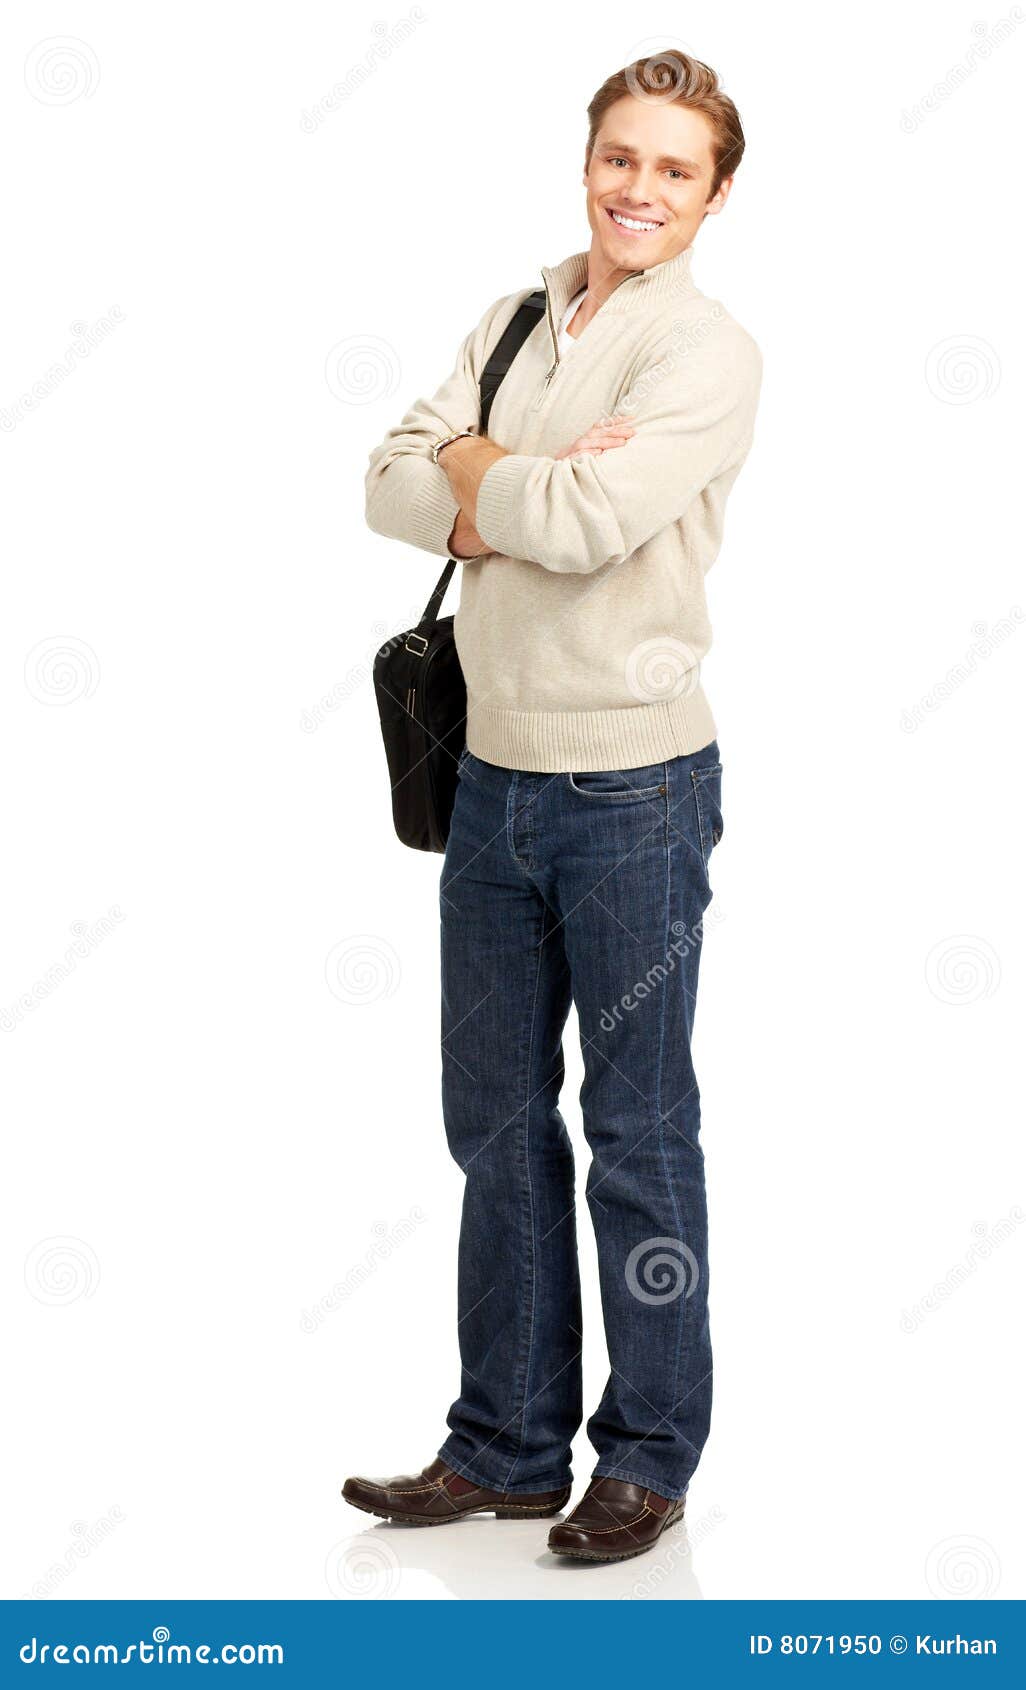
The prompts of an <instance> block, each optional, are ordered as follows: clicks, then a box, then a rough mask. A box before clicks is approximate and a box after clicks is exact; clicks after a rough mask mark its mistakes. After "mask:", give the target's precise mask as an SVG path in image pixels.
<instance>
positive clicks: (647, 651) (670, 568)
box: [367, 247, 762, 773]
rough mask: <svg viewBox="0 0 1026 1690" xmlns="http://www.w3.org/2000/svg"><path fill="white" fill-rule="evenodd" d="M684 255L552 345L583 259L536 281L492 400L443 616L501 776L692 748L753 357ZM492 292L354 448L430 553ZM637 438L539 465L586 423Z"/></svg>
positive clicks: (648, 273) (480, 361) (510, 303)
mask: <svg viewBox="0 0 1026 1690" xmlns="http://www.w3.org/2000/svg"><path fill="white" fill-rule="evenodd" d="M692 251H693V248H690V247H689V248H688V249H687V250H686V251H685V252H681V253H678V254H677V255H676V257H674V258H670V259H666V260H665V261H664V262H663V263H661V264H656V265H654V266H653V267H652V268H651V269H649V270H644V271H638V272H636V273H634V274H632V275H630V276H628V277H626V278H625V280H624V281H622V282H621V283H620V284H619V286H618V287H617V288H616V290H615V291H614V292H613V294H612V295H611V296H610V298H609V299H607V300H606V301H605V303H604V304H603V305H602V307H601V309H600V310H599V312H598V313H597V315H596V316H595V317H594V318H593V319H592V321H591V322H590V323H589V324H588V326H587V328H586V329H584V331H583V333H582V334H581V335H580V336H579V337H578V338H577V339H576V340H575V341H574V342H573V345H572V347H571V348H570V350H569V351H564V352H562V353H560V352H559V350H558V348H557V344H556V332H555V331H556V327H557V325H558V324H559V321H560V318H561V316H562V313H563V310H564V308H565V306H566V304H567V301H568V300H569V299H570V298H571V297H572V296H573V294H575V293H576V292H577V291H578V289H580V288H581V287H583V286H584V285H585V284H586V282H587V268H588V266H587V254H586V253H583V252H582V253H577V254H575V255H574V256H572V257H570V258H567V259H565V260H564V261H563V263H562V264H559V265H557V266H556V267H555V269H551V270H550V269H545V270H543V271H542V276H543V278H544V282H545V289H546V294H547V298H548V308H547V312H546V315H545V317H544V318H543V319H542V320H541V321H539V323H538V324H537V326H536V327H535V328H534V330H533V331H532V333H531V335H530V336H529V338H528V340H527V341H526V342H525V344H524V346H523V348H522V349H521V351H520V353H519V355H518V357H517V359H516V361H515V362H514V364H513V366H512V368H511V369H510V372H509V374H508V375H507V377H506V379H505V381H504V382H503V384H502V386H501V387H500V389H499V391H498V394H497V396H496V399H495V403H494V405H493V407H492V413H491V419H490V423H489V429H488V434H489V437H490V438H491V439H492V440H494V441H496V443H497V444H498V445H500V446H503V447H505V448H506V450H507V451H508V452H509V453H510V454H511V455H510V456H509V457H505V458H501V459H499V460H498V462H496V463H494V464H492V465H491V467H490V468H489V469H488V471H487V473H486V474H485V476H484V479H483V481H482V483H481V488H480V491H479V494H478V501H477V529H478V532H479V534H480V535H481V538H482V539H483V540H484V541H485V543H486V544H487V545H488V546H489V547H490V548H491V550H490V551H489V552H488V553H487V554H486V555H484V556H483V557H480V558H475V559H472V560H468V561H467V562H465V563H464V565H463V571H462V590H461V595H460V604H459V609H458V611H457V613H456V619H455V633H456V645H457V650H458V652H459V656H460V662H461V663H462V666H463V671H464V674H465V676H466V681H467V701H468V710H467V744H468V746H469V748H470V750H471V751H472V752H473V753H474V754H475V756H478V757H482V758H484V760H485V761H486V762H489V763H497V764H499V765H500V766H502V767H504V768H518V769H532V770H541V771H547V772H552V773H555V772H557V771H560V770H565V771H569V770H575V769H581V770H584V769H629V768H637V767H640V766H641V765H643V764H646V763H656V762H662V761H664V760H665V759H666V758H669V757H677V756H681V755H682V754H684V753H687V752H693V751H700V750H701V749H702V747H703V746H705V745H708V744H709V742H710V741H711V740H712V739H713V738H714V737H715V734H716V727H715V723H714V721H713V717H712V713H711V711H710V709H709V705H708V703H707V701H706V697H705V693H704V691H703V688H702V684H701V679H700V665H701V660H702V658H703V657H704V655H705V653H706V651H707V650H708V649H709V645H710V641H711V630H710V627H709V618H708V614H707V611H706V601H705V574H706V571H707V570H708V568H709V567H710V565H711V564H712V562H713V560H714V559H715V557H716V554H717V552H718V551H719V547H720V541H721V538H722V533H723V518H724V507H725V505H726V501H727V494H728V493H729V492H730V489H731V487H732V485H733V483H734V480H735V477H736V476H737V473H738V471H739V470H740V468H741V465H742V463H743V462H744V459H745V457H746V455H747V453H748V449H749V446H750V445H751V441H752V431H753V426H754V420H755V413H756V408H757V405H758V398H759V387H760V381H761V375H762V359H761V356H760V353H759V349H758V347H757V346H756V344H755V342H754V341H753V340H752V338H751V336H750V335H749V334H747V333H746V332H745V330H744V329H743V328H741V327H740V325H739V324H738V323H736V322H734V320H733V319H732V318H731V317H729V316H728V315H727V313H726V311H725V310H724V308H723V307H722V305H720V304H718V303H717V302H716V301H714V300H710V299H707V298H706V297H705V296H704V295H703V294H701V293H700V292H699V291H698V289H697V288H696V287H695V285H694V283H693V281H692V279H691V269H690V257H691V253H692ZM531 291H532V290H531V289H530V288H522V289H520V290H519V291H518V292H517V293H513V294H509V295H507V296H506V297H504V298H502V299H500V300H497V301H496V303H495V304H494V305H492V306H491V307H490V308H489V309H488V310H487V311H486V312H485V314H484V316H483V317H482V319H481V321H480V322H479V323H478V325H477V327H476V329H474V330H473V332H472V333H471V334H470V335H468V336H467V339H466V340H465V341H464V343H463V345H462V347H461V348H460V353H459V357H458V359H457V362H456V368H455V369H454V371H453V373H452V375H451V376H450V377H449V379H448V381H446V382H445V383H444V384H443V385H442V387H440V388H439V390H438V392H437V393H436V394H435V395H434V397H433V398H432V399H419V400H418V401H417V402H416V404H415V405H414V406H413V407H412V409H411V410H409V411H408V412H407V414H406V416H405V417H404V418H403V420H402V422H401V423H400V424H399V426H398V428H394V429H392V430H391V431H390V432H389V434H388V435H386V437H385V439H384V441H383V442H382V443H381V445H380V446H378V447H377V448H376V450H375V451H374V452H373V453H372V454H371V459H370V468H369V470H368V474H367V521H368V522H369V524H370V526H371V528H373V529H375V530H376V531H377V532H378V533H379V534H387V535H389V536H391V537H392V538H394V539H398V540H405V541H408V542H409V543H410V544H411V545H415V546H421V547H423V548H424V549H425V550H427V551H429V552H436V553H437V554H438V555H439V556H446V555H447V554H448V539H449V534H450V532H451V531H452V526H453V523H454V522H455V520H456V513H457V504H456V501H455V499H454V498H453V496H452V493H451V491H450V488H449V482H448V479H447V477H446V475H445V472H444V470H442V468H441V467H440V466H439V465H437V464H433V463H432V461H431V457H430V448H431V445H432V443H433V442H434V441H435V440H437V439H438V438H439V437H440V436H442V435H444V434H448V433H450V432H451V431H452V430H454V429H459V428H478V427H479V426H480V405H479V397H478V385H477V384H478V380H479V377H480V375H481V371H482V369H483V368H484V364H485V361H486V359H487V357H488V354H489V352H490V351H491V350H492V348H493V346H494V345H495V343H496V341H497V340H498V338H499V336H500V335H501V333H502V331H503V329H504V328H505V327H506V325H507V323H508V322H509V321H510V318H511V317H512V316H513V313H514V311H515V310H516V308H517V306H518V305H519V304H520V302H521V301H522V300H523V299H524V298H525V297H526V296H527V294H528V293H530V292H531ZM614 412H618V413H620V414H622V415H625V416H628V417H629V418H630V420H631V422H632V423H633V424H634V426H635V428H636V430H637V432H636V434H635V435H634V437H633V438H632V439H631V440H630V441H629V443H628V444H627V445H626V446H622V447H617V448H615V449H613V450H610V451H607V452H605V453H603V454H602V455H601V456H600V457H589V456H585V455H583V454H582V455H580V456H577V457H574V458H564V459H560V460H559V461H558V462H557V461H556V460H555V458H554V456H553V454H554V453H556V452H558V451H560V450H561V449H562V448H563V447H565V446H568V445H570V444H571V443H572V442H573V441H574V440H576V439H577V438H578V437H579V436H580V435H582V434H583V433H585V432H586V430H587V429H588V428H590V427H591V426H592V424H594V423H595V422H597V421H598V420H599V419H600V418H602V417H605V416H609V415H611V414H613V413H614Z"/></svg>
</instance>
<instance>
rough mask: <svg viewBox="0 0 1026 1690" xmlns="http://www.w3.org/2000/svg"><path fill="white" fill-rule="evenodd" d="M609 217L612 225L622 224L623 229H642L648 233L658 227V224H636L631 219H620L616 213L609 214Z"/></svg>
mask: <svg viewBox="0 0 1026 1690" xmlns="http://www.w3.org/2000/svg"><path fill="white" fill-rule="evenodd" d="M610 215H611V216H612V219H613V222H614V223H620V224H622V225H623V227H624V228H625V229H643V230H644V231H645V232H646V233H648V232H649V231H651V230H652V229H658V228H659V227H660V225H659V224H658V223H638V222H636V221H635V219H634V218H633V217H621V216H620V213H619V212H618V211H614V212H611V213H610Z"/></svg>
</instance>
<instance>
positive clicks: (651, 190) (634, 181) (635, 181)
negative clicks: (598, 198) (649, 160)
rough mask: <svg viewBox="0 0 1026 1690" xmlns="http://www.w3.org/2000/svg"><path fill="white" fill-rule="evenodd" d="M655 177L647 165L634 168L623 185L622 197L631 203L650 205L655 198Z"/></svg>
mask: <svg viewBox="0 0 1026 1690" xmlns="http://www.w3.org/2000/svg"><path fill="white" fill-rule="evenodd" d="M656 186H657V178H656V175H655V172H654V171H653V170H652V169H651V167H650V166H649V165H642V166H641V167H640V169H638V170H635V171H634V172H633V173H632V175H631V179H630V182H629V183H627V184H626V186H625V193H624V197H625V198H626V199H628V200H630V202H631V204H632V205H639V206H640V205H652V204H653V203H654V201H655V199H656Z"/></svg>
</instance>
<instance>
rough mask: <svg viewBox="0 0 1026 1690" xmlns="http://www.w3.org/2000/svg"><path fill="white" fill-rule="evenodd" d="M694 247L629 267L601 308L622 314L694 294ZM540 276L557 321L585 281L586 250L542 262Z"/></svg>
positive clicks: (615, 314) (617, 314) (696, 290)
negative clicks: (641, 267) (655, 261)
mask: <svg viewBox="0 0 1026 1690" xmlns="http://www.w3.org/2000/svg"><path fill="white" fill-rule="evenodd" d="M693 251H694V243H692V245H691V246H686V247H684V249H683V250H682V251H681V252H677V253H675V254H674V256H673V257H672V258H664V259H663V261H662V263H661V264H652V265H650V266H649V268H648V269H647V270H634V271H632V272H631V274H630V275H629V276H625V277H624V279H623V281H622V282H618V283H617V285H616V287H615V288H614V289H613V291H612V293H611V294H610V296H609V298H608V299H607V300H605V301H604V303H603V304H602V306H601V307H600V309H601V310H602V311H604V312H608V313H609V314H610V315H612V316H623V315H624V314H625V313H626V312H628V311H637V310H639V309H641V308H644V307H647V306H649V305H655V304H662V303H663V302H665V301H666V300H671V299H675V300H679V299H683V298H686V297H687V296H688V295H691V294H696V293H697V292H698V289H697V288H696V286H695V284H694V282H693V281H692V279H691V254H692V252H693ZM542 280H543V282H544V283H545V291H546V293H547V294H548V296H549V309H550V311H551V313H552V320H553V322H555V323H558V322H559V321H560V320H561V318H562V315H563V312H564V311H565V310H566V308H567V305H568V304H569V303H570V301H571V299H573V297H574V294H575V293H580V291H581V289H582V288H585V287H587V285H588V254H587V253H586V252H575V253H572V254H571V255H570V257H569V258H564V260H563V262H562V264H556V265H554V266H553V267H552V268H551V269H549V268H547V267H545V266H543V267H542Z"/></svg>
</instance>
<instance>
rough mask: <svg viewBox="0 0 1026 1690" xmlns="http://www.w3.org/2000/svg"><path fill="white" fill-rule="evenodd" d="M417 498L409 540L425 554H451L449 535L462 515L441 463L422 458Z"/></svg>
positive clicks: (411, 514)
mask: <svg viewBox="0 0 1026 1690" xmlns="http://www.w3.org/2000/svg"><path fill="white" fill-rule="evenodd" d="M419 466H420V467H419V468H418V477H417V479H418V482H419V485H418V487H417V493H416V497H415V498H414V500H413V502H412V504H411V506H410V510H409V529H410V539H411V542H412V544H413V545H415V546H421V547H422V548H423V550H424V551H426V552H437V553H438V554H439V556H440V557H448V555H449V535H450V534H451V533H452V531H453V526H454V524H455V522H456V518H457V517H458V516H459V514H460V507H459V501H458V499H456V498H455V497H454V495H453V491H452V488H451V487H450V486H449V477H448V476H447V475H446V473H445V471H444V469H442V468H441V466H440V465H439V464H433V463H432V462H431V460H430V459H420V460H419Z"/></svg>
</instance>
